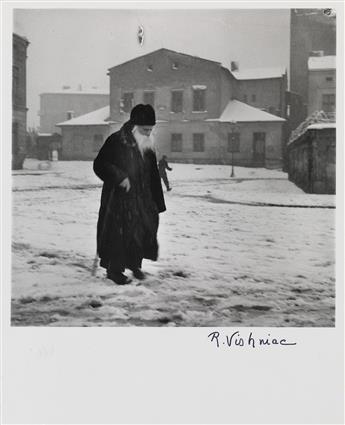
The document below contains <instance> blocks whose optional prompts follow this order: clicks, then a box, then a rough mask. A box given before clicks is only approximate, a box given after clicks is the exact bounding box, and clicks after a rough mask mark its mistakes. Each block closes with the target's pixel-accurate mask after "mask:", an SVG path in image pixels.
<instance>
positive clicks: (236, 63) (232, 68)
mask: <svg viewBox="0 0 345 425" xmlns="http://www.w3.org/2000/svg"><path fill="white" fill-rule="evenodd" d="M238 68H239V65H238V62H235V61H231V65H230V69H231V71H238Z"/></svg>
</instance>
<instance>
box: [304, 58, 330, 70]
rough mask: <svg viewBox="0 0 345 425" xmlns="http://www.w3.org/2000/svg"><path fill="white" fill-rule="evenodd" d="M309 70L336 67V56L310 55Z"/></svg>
mask: <svg viewBox="0 0 345 425" xmlns="http://www.w3.org/2000/svg"><path fill="white" fill-rule="evenodd" d="M308 68H309V70H310V71H319V70H323V69H335V68H336V56H311V57H310V58H309V59H308Z"/></svg>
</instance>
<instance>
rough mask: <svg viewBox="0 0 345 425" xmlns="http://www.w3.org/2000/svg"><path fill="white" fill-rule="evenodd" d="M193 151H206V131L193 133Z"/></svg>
mask: <svg viewBox="0 0 345 425" xmlns="http://www.w3.org/2000/svg"><path fill="white" fill-rule="evenodd" d="M193 151H194V152H204V151H205V136H204V133H194V134H193Z"/></svg>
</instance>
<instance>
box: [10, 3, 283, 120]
mask: <svg viewBox="0 0 345 425" xmlns="http://www.w3.org/2000/svg"><path fill="white" fill-rule="evenodd" d="M289 16H290V11H289V10H288V9H275V10H274V9H267V10H253V9H251V10H239V9H237V10H182V11H181V10H114V9H112V10H95V9H94V10H85V9H84V10H83V9H79V10H63V9H55V10H54V9H53V10H52V9H50V10H43V9H31V10H30V9H17V10H15V12H14V32H17V33H18V34H20V35H24V36H25V37H27V38H28V40H29V42H30V45H29V48H28V59H27V105H28V108H29V111H28V127H32V126H37V125H39V117H38V115H37V112H38V110H39V94H40V93H42V92H45V91H49V90H56V89H61V87H62V86H63V85H70V86H71V87H72V88H77V86H78V84H81V85H82V86H83V88H90V87H92V86H97V87H98V88H101V89H108V85H109V81H108V78H109V77H108V76H107V69H108V68H110V67H112V66H114V65H117V64H120V63H122V62H124V61H126V60H129V59H132V58H134V57H136V56H140V55H143V54H145V53H149V52H151V51H154V50H156V49H159V48H161V47H165V48H168V49H172V50H176V51H179V52H183V53H187V54H191V55H196V56H200V57H203V58H206V59H211V60H216V61H219V62H222V63H223V65H225V66H229V65H230V61H231V60H236V61H239V63H240V68H256V67H275V66H283V67H286V68H287V69H288V65H289V39H290V37H289V22H290V19H289ZM139 25H142V26H143V27H144V31H145V41H144V45H143V46H140V45H139V44H138V42H137V31H138V26H139Z"/></svg>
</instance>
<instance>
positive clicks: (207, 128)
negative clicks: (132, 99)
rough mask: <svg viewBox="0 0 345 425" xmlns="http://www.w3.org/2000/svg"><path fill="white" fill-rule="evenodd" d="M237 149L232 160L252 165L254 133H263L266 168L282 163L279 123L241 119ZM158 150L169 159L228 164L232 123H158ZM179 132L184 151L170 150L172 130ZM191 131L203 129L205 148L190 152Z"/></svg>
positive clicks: (244, 164)
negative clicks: (238, 149) (238, 148)
mask: <svg viewBox="0 0 345 425" xmlns="http://www.w3.org/2000/svg"><path fill="white" fill-rule="evenodd" d="M238 127H239V132H240V152H238V153H235V154H234V163H235V164H237V165H243V166H252V165H253V133H254V132H265V133H266V163H265V166H266V167H267V168H280V167H281V166H282V123H275V122H266V123H240V124H238ZM156 133H157V135H156V138H157V145H158V149H159V153H160V154H161V155H162V154H166V155H167V156H168V158H169V160H171V161H176V162H195V163H216V164H230V163H231V160H232V155H231V152H228V151H227V146H228V133H231V125H230V124H228V123H219V122H203V123H194V122H185V123H178V122H176V123H170V124H159V125H158V126H157V130H156ZM172 133H182V139H183V143H182V144H183V152H171V134H172ZM193 133H204V135H205V136H204V137H205V151H204V152H193Z"/></svg>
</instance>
